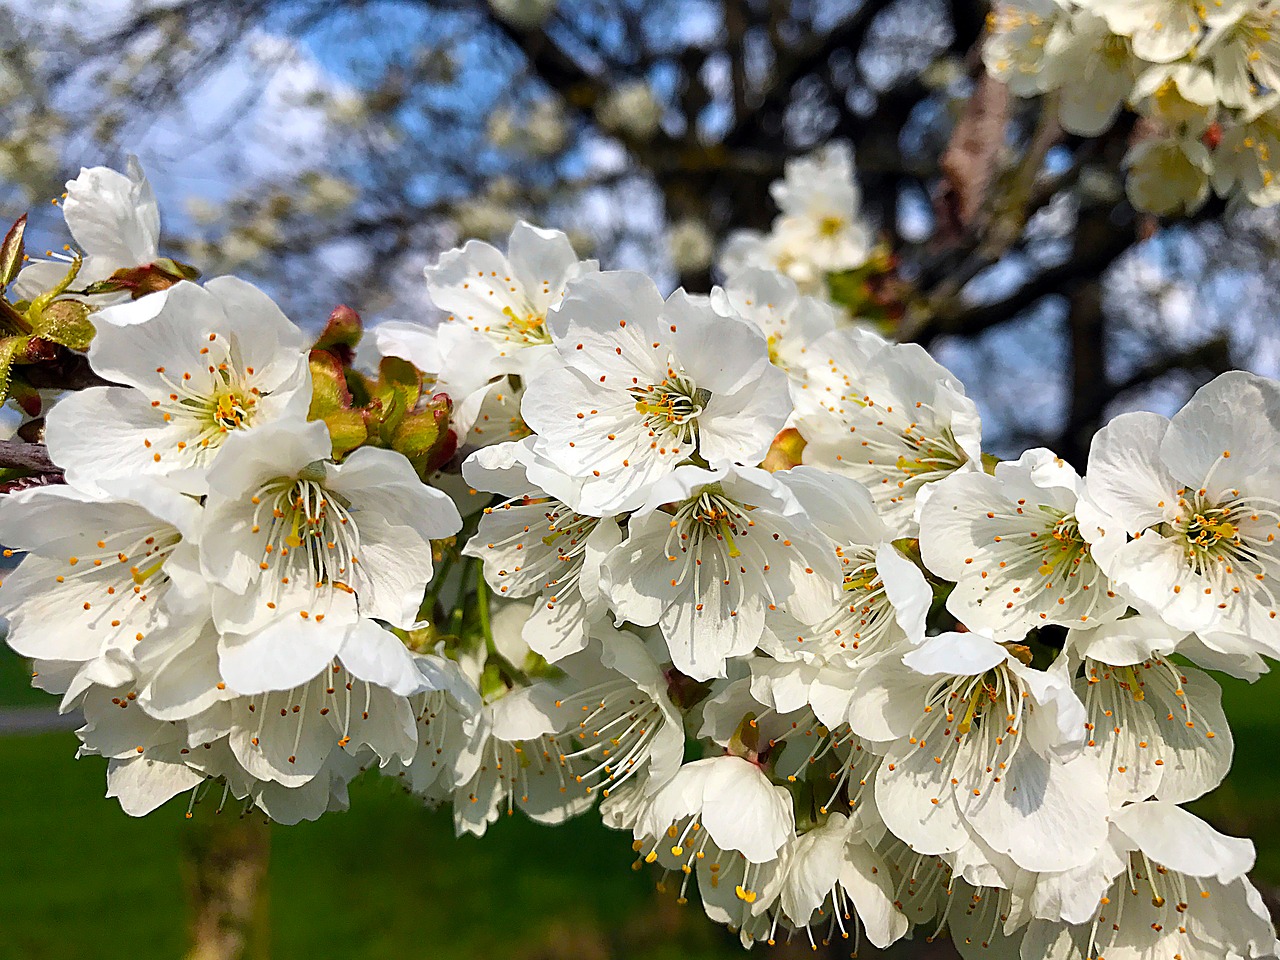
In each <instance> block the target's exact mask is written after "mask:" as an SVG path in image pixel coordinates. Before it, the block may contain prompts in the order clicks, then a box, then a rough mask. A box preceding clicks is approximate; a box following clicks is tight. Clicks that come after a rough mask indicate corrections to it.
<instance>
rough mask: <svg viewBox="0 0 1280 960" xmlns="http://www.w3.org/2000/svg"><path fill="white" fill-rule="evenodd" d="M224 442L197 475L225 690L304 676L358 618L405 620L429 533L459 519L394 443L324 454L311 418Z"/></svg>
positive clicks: (426, 574)
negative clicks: (206, 491)
mask: <svg viewBox="0 0 1280 960" xmlns="http://www.w3.org/2000/svg"><path fill="white" fill-rule="evenodd" d="M227 449H228V456H227V457H226V458H224V459H222V460H220V461H219V462H218V463H217V464H216V465H215V467H214V468H213V470H212V471H211V472H210V475H209V486H210V495H209V499H208V502H207V504H206V507H205V515H204V527H205V529H206V530H207V531H210V533H209V535H207V536H205V537H204V539H203V541H202V543H201V556H200V559H201V565H202V567H203V569H204V572H205V575H206V577H207V578H208V579H209V581H210V583H211V584H213V589H214V596H213V616H214V620H215V621H216V622H217V625H218V628H219V630H221V631H222V632H223V633H224V636H223V638H222V640H221V643H220V647H219V659H220V662H221V670H222V673H223V677H224V679H225V680H226V681H227V683H228V685H229V686H230V687H231V688H232V689H233V690H237V691H238V692H240V693H245V694H254V693H260V692H263V691H268V690H282V689H289V688H291V687H294V686H296V685H298V684H300V683H305V682H306V681H308V680H310V679H312V678H313V677H315V676H316V674H317V673H319V672H320V671H321V670H323V669H324V668H325V666H326V665H327V664H328V663H329V662H330V661H331V660H332V659H333V657H334V656H335V655H336V654H337V653H338V650H339V648H340V647H341V646H342V644H343V642H344V640H345V639H346V637H347V634H348V632H349V630H350V627H351V625H352V624H354V623H355V622H356V621H357V619H358V618H362V617H363V618H377V619H379V620H383V621H386V622H387V623H390V624H392V625H394V626H400V627H409V626H412V625H413V623H414V622H415V621H416V620H417V613H418V607H419V605H420V604H421V602H422V597H423V592H424V590H425V587H426V584H427V582H428V581H429V580H430V579H431V574H432V563H431V543H430V541H431V539H433V538H442V537H446V536H449V535H450V534H452V533H455V532H456V531H457V530H458V528H459V527H460V526H461V519H460V518H459V516H458V512H457V509H456V508H455V507H454V506H453V503H452V501H450V500H449V499H448V497H446V496H445V495H444V494H442V493H440V491H438V490H434V489H432V488H430V487H427V486H424V485H423V484H422V483H421V481H419V479H418V477H417V475H416V474H415V473H414V471H413V468H412V467H411V466H410V465H409V462H408V461H407V460H405V459H404V457H402V456H401V455H400V454H398V453H395V452H393V451H389V450H380V449H376V448H373V447H361V448H360V449H358V450H356V451H355V452H354V453H352V454H351V455H350V456H348V457H347V459H346V460H345V461H344V462H343V463H341V464H334V463H331V462H328V461H327V457H328V454H329V435H328V431H327V429H326V428H325V426H324V424H323V423H319V422H313V423H309V424H306V425H304V426H302V427H297V426H294V425H288V426H286V425H279V426H276V427H273V428H266V429H262V430H258V431H254V432H252V433H247V434H244V435H242V436H237V437H234V438H233V439H232V440H230V441H228V448H227Z"/></svg>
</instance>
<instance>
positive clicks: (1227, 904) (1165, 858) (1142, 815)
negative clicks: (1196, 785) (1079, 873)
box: [1023, 800, 1280, 960]
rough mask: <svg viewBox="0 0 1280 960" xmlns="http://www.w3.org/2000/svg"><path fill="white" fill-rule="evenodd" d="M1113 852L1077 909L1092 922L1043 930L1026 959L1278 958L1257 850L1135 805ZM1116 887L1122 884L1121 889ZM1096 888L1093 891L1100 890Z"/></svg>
mask: <svg viewBox="0 0 1280 960" xmlns="http://www.w3.org/2000/svg"><path fill="white" fill-rule="evenodd" d="M1111 822H1112V830H1111V837H1110V840H1109V842H1108V845H1107V848H1106V849H1105V850H1104V851H1103V852H1102V853H1101V855H1100V857H1099V859H1100V861H1103V863H1102V864H1101V865H1100V868H1099V869H1098V870H1097V871H1095V872H1096V873H1098V874H1099V875H1100V876H1101V877H1102V881H1101V883H1100V884H1093V885H1089V884H1085V885H1082V889H1081V891H1080V892H1079V895H1078V896H1077V898H1076V899H1080V900H1084V901H1086V902H1087V903H1088V904H1089V906H1090V907H1091V908H1092V910H1091V911H1090V914H1089V916H1088V917H1087V918H1086V919H1085V920H1084V922H1082V923H1079V924H1078V925H1076V926H1066V925H1063V924H1062V923H1061V922H1060V921H1058V920H1056V919H1055V920H1035V921H1033V922H1032V924H1031V925H1030V927H1029V928H1028V931H1027V936H1026V939H1025V941H1024V943H1023V956H1036V957H1049V956H1051V957H1055V958H1057V957H1061V958H1062V960H1092V958H1094V957H1112V956H1114V957H1125V956H1130V957H1182V958H1184V960H1201V958H1203V960H1209V958H1210V957H1235V958H1240V960H1253V958H1259V957H1274V956H1275V955H1276V948H1277V947H1278V946H1280V944H1277V942H1276V935H1275V928H1274V927H1273V926H1272V925H1271V919H1270V917H1269V916H1268V914H1267V908H1266V906H1265V905H1264V904H1263V902H1262V897H1261V896H1259V894H1258V891H1257V890H1255V889H1254V887H1253V885H1252V884H1251V883H1250V882H1249V881H1248V879H1246V877H1245V874H1246V873H1247V872H1248V871H1249V869H1250V868H1252V866H1253V861H1254V852H1253V844H1251V843H1250V842H1249V841H1248V840H1241V839H1237V838H1235V837H1227V836H1223V835H1222V834H1220V833H1218V832H1217V831H1216V830H1214V829H1213V828H1212V827H1210V826H1209V825H1208V824H1207V823H1205V822H1204V821H1202V820H1200V819H1198V818H1197V817H1195V816H1194V815H1192V814H1190V813H1187V812H1186V811H1185V810H1182V809H1180V808H1179V807H1176V806H1174V805H1173V804H1171V803H1167V802H1164V801H1157V800H1150V801H1147V802H1145V803H1134V804H1129V805H1128V806H1126V807H1124V808H1122V809H1121V810H1119V811H1117V812H1115V813H1113V814H1112V816H1111ZM1111 878H1114V879H1113V880H1112V879H1111ZM1091 886H1092V889H1090V887H1091Z"/></svg>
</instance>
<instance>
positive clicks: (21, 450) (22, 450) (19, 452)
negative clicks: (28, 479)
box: [0, 440, 62, 473]
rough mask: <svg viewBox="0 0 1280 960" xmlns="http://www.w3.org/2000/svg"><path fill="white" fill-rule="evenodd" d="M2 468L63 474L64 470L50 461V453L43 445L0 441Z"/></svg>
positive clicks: (20, 441) (19, 441)
mask: <svg viewBox="0 0 1280 960" xmlns="http://www.w3.org/2000/svg"><path fill="white" fill-rule="evenodd" d="M0 467H7V468H9V469H12V470H29V471H31V472H32V473H61V472H62V468H61V467H59V466H58V465H57V464H56V463H54V462H53V461H52V460H50V459H49V451H48V450H47V449H45V445H44V444H43V443H25V442H23V441H22V440H0Z"/></svg>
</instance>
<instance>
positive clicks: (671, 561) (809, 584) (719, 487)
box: [601, 466, 839, 680]
mask: <svg viewBox="0 0 1280 960" xmlns="http://www.w3.org/2000/svg"><path fill="white" fill-rule="evenodd" d="M786 480H787V477H786V475H785V474H774V475H771V474H768V473H766V472H765V471H763V470H758V469H755V468H741V469H725V470H718V471H708V470H703V469H702V468H700V467H692V466H686V467H679V468H677V469H676V471H675V472H674V473H673V474H672V475H671V476H670V477H668V478H667V479H666V480H664V481H662V482H660V483H658V484H656V485H655V486H654V487H653V490H652V495H651V498H650V501H649V503H648V504H646V505H645V507H644V508H643V509H642V510H641V511H639V512H638V513H636V514H633V515H632V517H631V520H630V523H629V528H628V534H627V539H626V540H625V541H624V542H623V543H622V544H621V545H620V546H618V547H615V548H614V549H613V551H611V552H610V553H609V555H608V556H607V557H605V560H604V563H603V565H602V567H601V577H602V581H603V583H602V589H603V591H604V592H605V594H606V595H607V596H608V598H609V602H610V604H611V606H612V607H613V609H614V610H615V611H616V612H617V614H618V617H619V619H620V620H628V621H630V622H632V623H636V624H639V625H641V626H653V625H654V624H657V625H659V626H660V627H661V628H662V634H663V637H664V638H665V639H666V643H667V648H668V650H669V652H670V655H671V660H672V662H674V663H675V665H676V667H677V669H679V670H680V671H681V672H682V673H685V674H687V675H688V676H690V677H693V678H694V679H696V680H707V679H710V678H712V677H722V676H724V675H725V663H726V661H727V660H728V659H729V658H731V657H739V656H743V655H744V654H747V653H750V652H751V650H752V649H754V648H755V646H756V644H757V643H759V642H760V639H761V636H762V635H763V633H764V622H765V614H766V611H767V610H768V609H769V608H771V607H776V606H777V605H778V604H787V605H788V608H789V609H790V610H791V611H792V613H793V614H794V615H796V616H797V617H800V618H802V619H803V618H805V617H808V616H812V615H813V614H815V613H816V612H817V611H819V610H821V609H822V608H823V607H824V605H825V604H824V599H825V596H826V594H827V589H828V585H830V584H832V583H834V582H836V580H837V579H838V576H839V574H838V572H837V571H838V567H837V564H836V556H835V551H834V549H833V548H832V544H831V542H830V541H829V540H828V539H827V538H826V537H825V536H824V535H822V534H821V533H820V532H818V531H816V530H814V529H812V521H811V520H810V518H809V517H808V516H807V515H806V514H805V512H804V509H803V507H802V506H801V505H800V503H799V501H798V500H797V499H796V498H795V496H794V495H793V494H792V493H791V492H790V491H789V490H788V488H787V486H786ZM668 504H669V505H670V506H669V507H668V509H670V510H671V512H670V513H668V512H666V511H664V510H662V509H659V508H661V507H663V506H664V505H668Z"/></svg>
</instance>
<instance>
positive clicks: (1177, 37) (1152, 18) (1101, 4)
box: [1077, 0, 1249, 63]
mask: <svg viewBox="0 0 1280 960" xmlns="http://www.w3.org/2000/svg"><path fill="white" fill-rule="evenodd" d="M1247 2H1249V0H1212V2H1210V3H1205V2H1204V0H1077V3H1078V4H1079V5H1080V6H1082V7H1084V8H1085V9H1088V10H1092V11H1093V12H1095V13H1097V14H1098V15H1099V16H1100V17H1103V18H1104V19H1105V20H1106V21H1107V23H1108V25H1110V27H1111V29H1112V30H1113V31H1115V32H1116V33H1118V34H1121V35H1122V36H1126V37H1131V38H1132V39H1133V52H1134V53H1136V54H1137V55H1138V56H1139V57H1141V58H1142V59H1143V60H1150V61H1151V62H1152V63H1171V62H1172V61H1174V60H1178V59H1180V58H1182V57H1184V56H1186V55H1187V54H1188V53H1190V52H1191V51H1192V50H1193V49H1194V48H1195V47H1197V46H1198V45H1199V44H1200V43H1201V41H1202V40H1203V39H1204V34H1205V30H1206V28H1207V27H1213V26H1216V25H1218V24H1219V23H1222V22H1224V21H1227V20H1229V19H1230V18H1231V17H1232V15H1233V14H1234V12H1235V11H1236V10H1237V9H1238V8H1240V7H1241V6H1242V5H1244V4H1245V3H1247Z"/></svg>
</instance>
